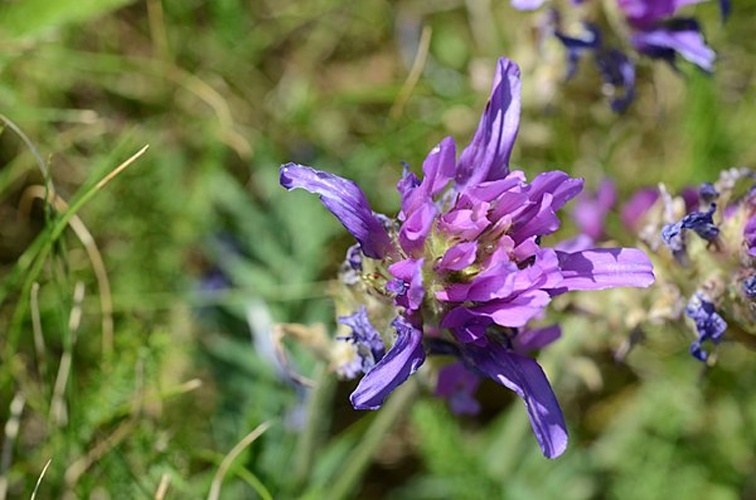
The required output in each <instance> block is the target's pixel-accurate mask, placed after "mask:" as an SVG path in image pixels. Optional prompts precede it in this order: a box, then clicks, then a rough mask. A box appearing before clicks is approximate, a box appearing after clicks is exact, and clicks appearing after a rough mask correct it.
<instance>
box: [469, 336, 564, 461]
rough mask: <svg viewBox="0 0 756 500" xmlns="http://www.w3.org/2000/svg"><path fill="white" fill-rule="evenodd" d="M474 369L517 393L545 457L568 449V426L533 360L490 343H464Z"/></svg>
mask: <svg viewBox="0 0 756 500" xmlns="http://www.w3.org/2000/svg"><path fill="white" fill-rule="evenodd" d="M464 351H465V354H466V357H467V358H468V359H469V362H470V364H471V365H472V366H474V367H475V368H476V369H478V370H480V371H481V372H483V373H485V374H486V375H488V376H489V377H491V378H492V379H493V380H495V381H496V382H498V383H500V384H501V385H503V386H505V387H507V388H508V389H510V390H512V391H514V392H515V393H517V395H518V396H520V397H521V398H522V401H523V402H524V403H525V408H526V409H527V412H528V417H529V418H530V425H531V427H532V428H533V432H534V434H535V437H536V440H538V444H539V445H540V446H541V450H542V451H543V454H544V455H545V456H546V457H547V458H556V457H558V456H559V455H561V454H562V453H564V451H565V450H566V449H567V425H566V424H565V423H564V417H563V416H562V410H561V409H560V408H559V402H558V401H557V399H556V396H555V395H554V391H553V390H552V389H551V385H550V384H549V380H548V379H547V378H546V374H545V373H544V372H543V369H541V367H540V366H539V365H538V363H536V362H535V361H534V360H532V359H530V358H527V357H525V356H520V355H519V354H515V353H513V352H510V351H508V350H507V349H505V348H504V347H502V346H500V345H498V344H493V343H489V345H488V346H487V347H485V348H479V347H477V346H465V349H464Z"/></svg>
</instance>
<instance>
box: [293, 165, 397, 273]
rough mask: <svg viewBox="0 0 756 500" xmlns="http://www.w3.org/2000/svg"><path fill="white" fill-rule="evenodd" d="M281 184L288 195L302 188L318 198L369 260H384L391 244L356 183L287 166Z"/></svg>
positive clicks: (328, 174)
mask: <svg viewBox="0 0 756 500" xmlns="http://www.w3.org/2000/svg"><path fill="white" fill-rule="evenodd" d="M280 183H281V185H282V186H283V187H284V188H286V189H287V190H289V191H290V190H292V189H297V188H301V189H304V190H306V191H309V192H310V193H314V194H317V195H319V197H320V201H322V202H323V205H325V207H326V208H327V209H328V210H330V211H331V213H333V215H335V216H336V218H337V219H339V221H340V222H341V223H342V224H343V225H344V227H345V228H346V229H347V231H349V232H350V233H351V234H352V236H354V237H355V239H356V240H357V241H358V242H359V243H360V246H361V247H362V252H363V253H364V254H365V255H367V256H368V257H371V258H373V259H381V258H383V257H384V256H385V255H386V253H387V252H388V251H389V248H390V246H391V240H390V239H389V235H388V233H387V232H386V229H385V228H384V227H383V224H382V223H381V221H380V219H379V218H378V217H376V215H375V214H374V213H373V210H372V209H371V208H370V204H369V203H368V201H367V198H366V197H365V194H364V193H363V192H362V190H361V189H360V188H359V186H357V184H355V183H354V182H352V181H350V180H348V179H344V178H343V177H339V176H338V175H334V174H331V173H328V172H323V171H320V170H315V169H314V168H310V167H306V166H303V165H297V164H295V163H287V164H286V165H282V166H281V169H280Z"/></svg>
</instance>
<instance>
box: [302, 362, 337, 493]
mask: <svg viewBox="0 0 756 500" xmlns="http://www.w3.org/2000/svg"><path fill="white" fill-rule="evenodd" d="M335 390H336V377H335V376H334V375H333V374H332V373H330V372H329V371H328V367H327V366H326V365H325V364H323V365H321V366H320V368H319V373H318V377H317V385H316V386H315V388H314V389H313V390H312V394H311V395H310V401H309V405H308V408H307V423H306V426H305V428H304V429H303V430H302V433H301V434H300V435H299V440H298V442H297V451H296V454H295V462H294V481H293V483H294V488H295V489H294V491H299V490H300V489H301V488H302V487H303V486H304V484H305V482H306V481H307V479H308V478H309V477H310V472H311V471H312V464H313V462H314V458H315V454H316V452H317V450H319V449H320V448H321V445H322V444H323V441H324V440H325V437H326V436H327V435H328V427H329V425H330V423H331V402H332V400H333V394H334V392H335Z"/></svg>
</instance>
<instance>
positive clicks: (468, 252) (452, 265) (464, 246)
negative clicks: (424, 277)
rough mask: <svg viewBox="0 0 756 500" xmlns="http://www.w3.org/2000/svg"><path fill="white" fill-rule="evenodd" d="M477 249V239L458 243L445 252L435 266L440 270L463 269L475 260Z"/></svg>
mask: <svg viewBox="0 0 756 500" xmlns="http://www.w3.org/2000/svg"><path fill="white" fill-rule="evenodd" d="M477 251H478V242H477V241H463V242H462V243H457V244H456V245H454V246H453V247H451V248H449V250H447V251H446V253H444V256H443V257H442V258H441V260H440V261H438V263H437V264H436V266H435V268H436V269H437V270H439V271H461V270H462V269H464V268H466V267H467V266H469V265H471V264H472V263H473V262H475V255H476V253H477Z"/></svg>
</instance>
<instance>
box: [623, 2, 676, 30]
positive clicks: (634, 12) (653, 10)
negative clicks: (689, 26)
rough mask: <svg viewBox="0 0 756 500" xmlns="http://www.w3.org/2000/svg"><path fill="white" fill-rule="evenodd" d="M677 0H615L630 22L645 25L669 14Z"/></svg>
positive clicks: (673, 10) (672, 12)
mask: <svg viewBox="0 0 756 500" xmlns="http://www.w3.org/2000/svg"><path fill="white" fill-rule="evenodd" d="M678 1H679V0H617V4H618V5H619V8H620V9H621V10H622V12H624V13H625V16H627V18H628V19H629V20H630V22H631V23H633V24H635V25H636V26H638V25H647V24H650V23H653V22H654V21H658V20H661V19H664V18H666V17H669V16H671V15H672V14H674V13H675V10H676V9H677V4H678Z"/></svg>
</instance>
